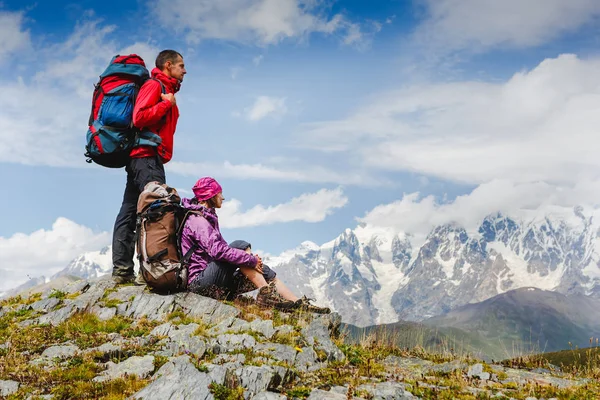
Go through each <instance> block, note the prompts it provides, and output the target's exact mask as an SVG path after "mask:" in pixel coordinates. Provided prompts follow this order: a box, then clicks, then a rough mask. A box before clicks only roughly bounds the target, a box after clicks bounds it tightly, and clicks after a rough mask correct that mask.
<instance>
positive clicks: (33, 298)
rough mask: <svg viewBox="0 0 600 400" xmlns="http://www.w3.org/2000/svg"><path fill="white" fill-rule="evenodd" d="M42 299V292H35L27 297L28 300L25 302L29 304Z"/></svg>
mask: <svg viewBox="0 0 600 400" xmlns="http://www.w3.org/2000/svg"><path fill="white" fill-rule="evenodd" d="M41 299H42V294H41V293H40V292H37V293H33V294H31V295H30V296H29V297H28V298H27V300H25V304H27V305H29V304H33V303H35V302H36V301H39V300H41Z"/></svg>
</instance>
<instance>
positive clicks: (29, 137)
mask: <svg viewBox="0 0 600 400" xmlns="http://www.w3.org/2000/svg"><path fill="white" fill-rule="evenodd" d="M0 19H1V18H0ZM114 31H115V26H111V25H104V26H101V25H100V24H99V21H97V20H86V21H83V22H80V23H79V24H78V25H77V26H76V27H75V29H74V31H73V33H72V34H71V35H70V36H69V37H68V38H67V39H66V41H64V42H62V43H58V44H56V45H53V46H47V47H44V48H39V49H36V51H37V57H38V61H39V62H38V63H37V64H33V67H34V68H37V70H36V72H35V74H34V76H33V78H32V79H24V78H22V77H18V78H13V77H5V78H4V79H3V80H0V90H1V91H2V92H3V93H4V95H3V96H2V98H1V99H0V108H1V109H2V112H1V113H0V131H2V140H1V141H0V162H11V163H21V164H28V165H48V166H84V165H86V164H85V162H84V157H83V152H84V148H83V147H84V138H85V131H86V123H87V118H88V116H89V112H90V106H91V95H92V90H93V85H94V84H95V83H96V82H97V80H98V76H99V75H100V74H101V73H102V71H103V70H104V68H105V67H106V66H107V65H108V62H109V61H110V60H111V58H112V57H113V56H114V55H116V54H127V53H129V52H137V53H138V54H140V55H142V56H144V57H146V58H145V59H146V61H147V62H148V64H149V66H152V64H153V56H152V54H153V53H154V54H155V53H156V50H155V49H154V48H153V47H152V46H151V45H149V44H147V43H137V44H130V45H128V46H127V47H122V45H120V44H118V43H117V42H115V41H113V40H111V39H110V38H109V37H110V35H111V34H112V33H113V32H114ZM14 57H15V56H11V57H10V59H11V60H12V59H13V58H14Z"/></svg>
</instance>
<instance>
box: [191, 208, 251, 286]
mask: <svg viewBox="0 0 600 400" xmlns="http://www.w3.org/2000/svg"><path fill="white" fill-rule="evenodd" d="M182 204H183V206H184V207H185V208H187V209H190V210H196V211H201V212H202V213H203V216H201V215H190V216H189V217H188V219H187V221H186V222H185V225H184V227H183V231H182V232H181V254H185V253H187V251H188V250H189V249H190V248H191V247H192V245H193V244H194V243H198V249H197V250H196V251H194V254H192V258H191V259H190V263H189V265H188V271H189V275H188V283H191V282H192V281H193V280H194V278H195V277H196V275H198V273H199V272H200V271H203V270H204V269H206V266H207V265H208V264H209V263H210V262H212V261H225V262H228V263H230V264H234V265H237V266H240V267H251V268H254V267H255V266H256V263H257V261H258V260H257V259H256V257H254V256H253V255H251V254H248V253H246V252H245V251H243V250H239V249H234V248H233V247H229V245H228V244H227V242H226V241H225V240H224V239H223V236H221V232H220V231H219V218H218V217H217V214H216V213H215V210H214V209H212V208H206V207H204V206H201V205H200V204H195V203H193V202H192V200H190V199H183V201H182Z"/></svg>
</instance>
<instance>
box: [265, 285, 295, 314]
mask: <svg viewBox="0 0 600 400" xmlns="http://www.w3.org/2000/svg"><path fill="white" fill-rule="evenodd" d="M256 303H257V304H258V305H259V306H261V307H264V308H274V309H276V310H279V311H287V312H292V311H294V310H295V309H296V308H297V307H296V302H294V301H291V300H286V299H284V298H283V297H281V295H280V294H279V293H278V292H277V287H276V286H275V282H271V283H269V284H268V285H267V286H263V287H261V288H260V289H259V290H258V295H257V296H256Z"/></svg>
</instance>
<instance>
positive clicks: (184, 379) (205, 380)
mask: <svg viewBox="0 0 600 400" xmlns="http://www.w3.org/2000/svg"><path fill="white" fill-rule="evenodd" d="M152 379H153V382H152V383H150V384H149V385H148V386H146V387H145V388H144V389H142V390H140V391H139V392H137V393H135V394H134V395H133V396H131V397H130V399H143V400H165V399H173V400H175V399H194V400H213V399H214V397H213V395H212V394H211V393H210V391H209V389H208V385H210V383H211V382H212V378H211V376H210V375H209V374H207V373H204V372H200V371H198V370H197V369H196V367H195V366H194V365H193V364H192V363H191V362H190V359H189V357H188V356H181V357H177V358H173V359H171V360H169V361H168V362H167V363H166V364H165V365H163V366H162V367H161V368H160V369H159V370H158V371H157V372H156V374H154V376H153V378H152ZM221 383H222V382H221Z"/></svg>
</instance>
